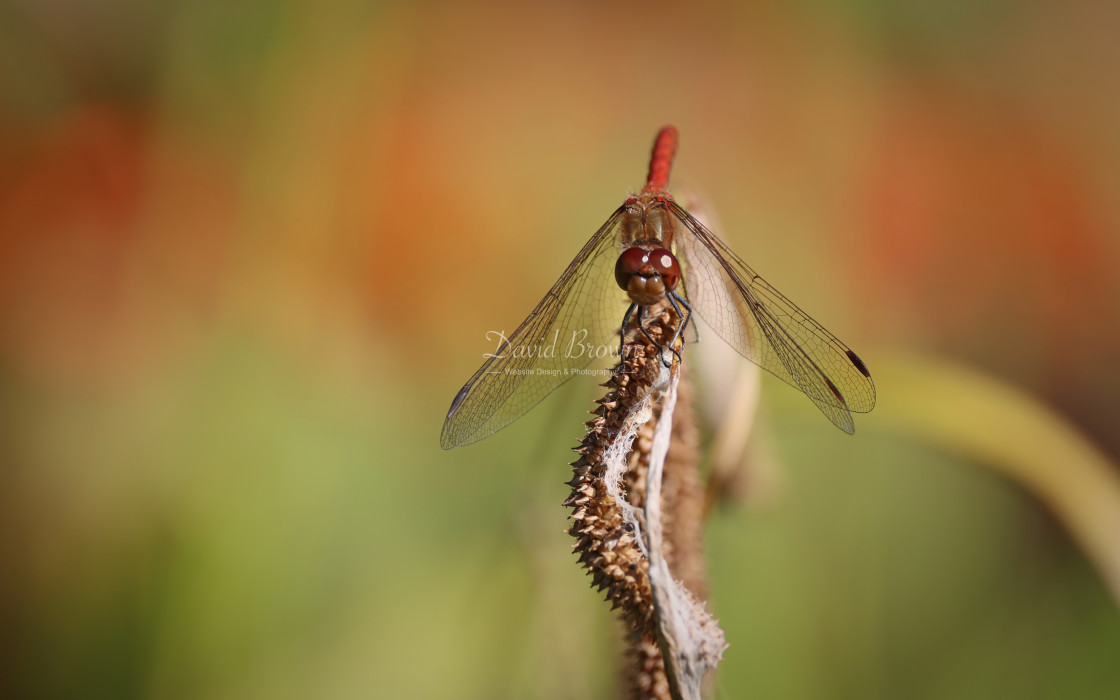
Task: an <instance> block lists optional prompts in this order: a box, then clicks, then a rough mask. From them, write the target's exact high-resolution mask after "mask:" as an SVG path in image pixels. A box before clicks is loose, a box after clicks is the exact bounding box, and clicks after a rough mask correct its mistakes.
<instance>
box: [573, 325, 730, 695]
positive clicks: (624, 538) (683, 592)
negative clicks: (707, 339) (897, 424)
mask: <svg viewBox="0 0 1120 700" xmlns="http://www.w3.org/2000/svg"><path fill="white" fill-rule="evenodd" d="M654 311H655V313H653V314H651V318H650V319H649V320H647V325H646V328H647V330H648V331H649V333H650V335H651V336H652V342H651V341H650V340H649V339H647V338H645V337H644V336H642V335H641V334H637V333H634V334H633V337H632V338H631V339H630V340H629V341H628V342H627V344H626V353H625V355H624V360H623V362H622V363H621V365H620V367H619V368H618V370H617V371H616V372H615V374H614V375H613V376H612V378H611V379H610V380H609V381H608V382H607V383H606V384H605V385H604V386H606V387H608V389H609V391H608V393H607V395H606V396H605V397H604V398H603V399H601V400H600V401H599V404H600V406H599V408H598V409H597V410H596V411H595V415H596V418H594V419H593V420H591V421H589V422H588V424H587V425H588V433H587V435H586V436H585V437H584V439H583V441H582V443H581V445H580V447H579V448H577V449H576V451H577V452H578V453H579V454H580V458H579V459H577V460H576V461H575V462H573V463H572V467H573V471H574V474H575V476H574V478H573V479H572V481H570V482H569V484H570V485H571V486H572V495H571V497H570V498H569V499H568V500H567V501H566V503H565V504H566V505H569V506H572V507H573V508H574V510H573V513H572V515H571V517H572V519H573V520H574V521H575V522H574V524H573V525H572V527H571V528H570V530H569V533H570V534H571V535H572V536H573V537H576V539H577V542H576V544H575V549H576V551H578V552H579V553H580V563H581V564H583V565H584V566H585V567H587V568H588V570H589V572H590V573H591V575H592V583H593V585H596V586H598V587H599V589H600V590H604V589H605V590H606V591H607V599H608V600H610V601H611V602H612V603H613V605H614V607H617V608H621V609H622V614H623V617H624V619H625V620H626V621H627V622H628V623H629V624H630V627H631V634H630V639H631V646H630V650H629V654H628V657H629V660H630V662H631V666H630V668H629V670H628V673H627V676H628V678H629V681H630V682H629V690H630V697H631V698H635V699H661V698H670V697H673V698H699V697H700V695H699V693H700V687H701V681H702V679H703V677H704V674H705V673H706V672H707V671H708V670H710V669H712V668H714V667H715V664H716V662H718V659H719V655H720V653H721V652H722V650H723V649H724V648H725V647H726V643H725V642H724V640H723V633H722V631H721V630H719V627H718V626H717V625H716V623H715V620H714V619H713V618H712V617H711V615H710V614H709V613H708V612H707V610H706V609H705V607H704V605H703V604H702V603H701V602H700V598H699V596H701V595H703V590H704V564H703V556H702V552H701V546H700V545H701V536H700V534H701V531H700V526H701V517H702V511H703V491H702V489H701V487H700V480H699V474H698V471H697V442H698V441H697V437H696V428H695V424H694V419H693V418H692V413H691V410H690V409H691V402H690V400H688V399H687V396H688V392H687V390H686V391H683V392H679V391H678V389H679V386H680V378H681V377H680V366H679V364H676V363H674V365H673V369H672V370H671V371H670V370H669V369H666V368H665V367H664V365H663V364H662V362H661V359H660V352H659V348H658V345H657V343H658V342H660V340H661V338H665V339H668V338H670V337H672V328H673V327H674V325H673V324H675V323H676V321H677V318H676V316H675V314H674V313H673V312H672V311H671V310H670V309H668V308H660V309H655V310H654ZM678 394H682V395H683V396H685V397H686V399H685V400H684V401H682V402H681V404H680V405H681V409H682V410H681V413H680V418H682V419H683V420H678V421H674V411H675V410H676V408H677V406H678V403H677V401H678ZM663 496H664V498H663ZM671 572H672V573H671ZM673 574H676V575H677V576H678V577H680V578H682V579H683V581H684V582H683V584H682V583H680V582H678V581H676V580H674V578H673ZM686 585H688V586H690V587H691V588H692V592H690V591H689V589H688V588H686V587H685V586H686ZM662 652H665V653H664V654H663V653H662ZM665 658H668V659H669V661H670V662H669V664H668V669H666V665H665V663H664V660H665Z"/></svg>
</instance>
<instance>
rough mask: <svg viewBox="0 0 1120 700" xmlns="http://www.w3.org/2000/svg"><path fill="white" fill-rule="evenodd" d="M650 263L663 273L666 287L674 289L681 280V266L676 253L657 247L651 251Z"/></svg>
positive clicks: (658, 271)
mask: <svg viewBox="0 0 1120 700" xmlns="http://www.w3.org/2000/svg"><path fill="white" fill-rule="evenodd" d="M649 264H650V265H652V266H653V269H654V270H657V274H659V275H661V279H662V281H664V282H665V289H666V290H672V289H674V288H675V287H676V286H677V282H680V281H681V266H680V263H678V262H677V258H676V256H675V255H673V254H672V253H670V252H669V251H668V250H666V249H664V248H657V249H656V250H651V251H650V252H649Z"/></svg>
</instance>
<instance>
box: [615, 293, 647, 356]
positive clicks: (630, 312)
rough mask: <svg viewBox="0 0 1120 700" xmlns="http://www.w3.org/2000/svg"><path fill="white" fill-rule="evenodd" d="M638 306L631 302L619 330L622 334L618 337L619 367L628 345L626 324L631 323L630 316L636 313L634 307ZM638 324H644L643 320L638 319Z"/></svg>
mask: <svg viewBox="0 0 1120 700" xmlns="http://www.w3.org/2000/svg"><path fill="white" fill-rule="evenodd" d="M637 306H638V305H637V304H631V305H630V307H629V308H627V309H626V315H625V316H623V317H622V329H621V330H620V331H619V332H618V334H619V336H621V337H620V338H619V339H618V366H619V367H621V366H622V351H623V349H624V348H625V347H626V324H628V323H630V316H632V315H633V314H634V309H635V308H637ZM638 325H639V326H641V325H642V324H641V320H639V321H638Z"/></svg>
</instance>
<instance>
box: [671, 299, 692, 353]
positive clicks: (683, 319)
mask: <svg viewBox="0 0 1120 700" xmlns="http://www.w3.org/2000/svg"><path fill="white" fill-rule="evenodd" d="M668 297H669V303H670V304H672V305H673V310H674V311H676V312H677V318H678V319H680V325H679V326H677V330H676V332H675V333H673V338H672V340H670V341H669V349H670V350H672V351H673V354H674V355H676V356H677V362H681V361H682V360H681V354H680V352H678V351H677V348H676V345H677V339H678V338H680V341H681V347H684V329H685V328H687V327H688V322H689V321H691V320H692V305H691V304H689V303H688V302H687V301H685V300H684V297H682V296H681V295H679V294H677V293H676V292H669V294H668ZM678 304H679V305H678ZM681 306H683V307H684V308H686V309H688V315H687V316H686V315H685V313H684V312H683V311H681Z"/></svg>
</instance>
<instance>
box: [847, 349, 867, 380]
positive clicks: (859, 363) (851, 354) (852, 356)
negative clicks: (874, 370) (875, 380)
mask: <svg viewBox="0 0 1120 700" xmlns="http://www.w3.org/2000/svg"><path fill="white" fill-rule="evenodd" d="M847 354H848V359H849V360H851V361H852V364H853V365H855V366H856V369H858V370H859V371H860V374H862V375H863V376H865V377H867V378H868V379H871V373H870V372H868V371H867V365H865V364H863V360H861V359H859V355H857V354H855V353H854V352H852V351H851V350H849V351H848V353H847Z"/></svg>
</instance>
